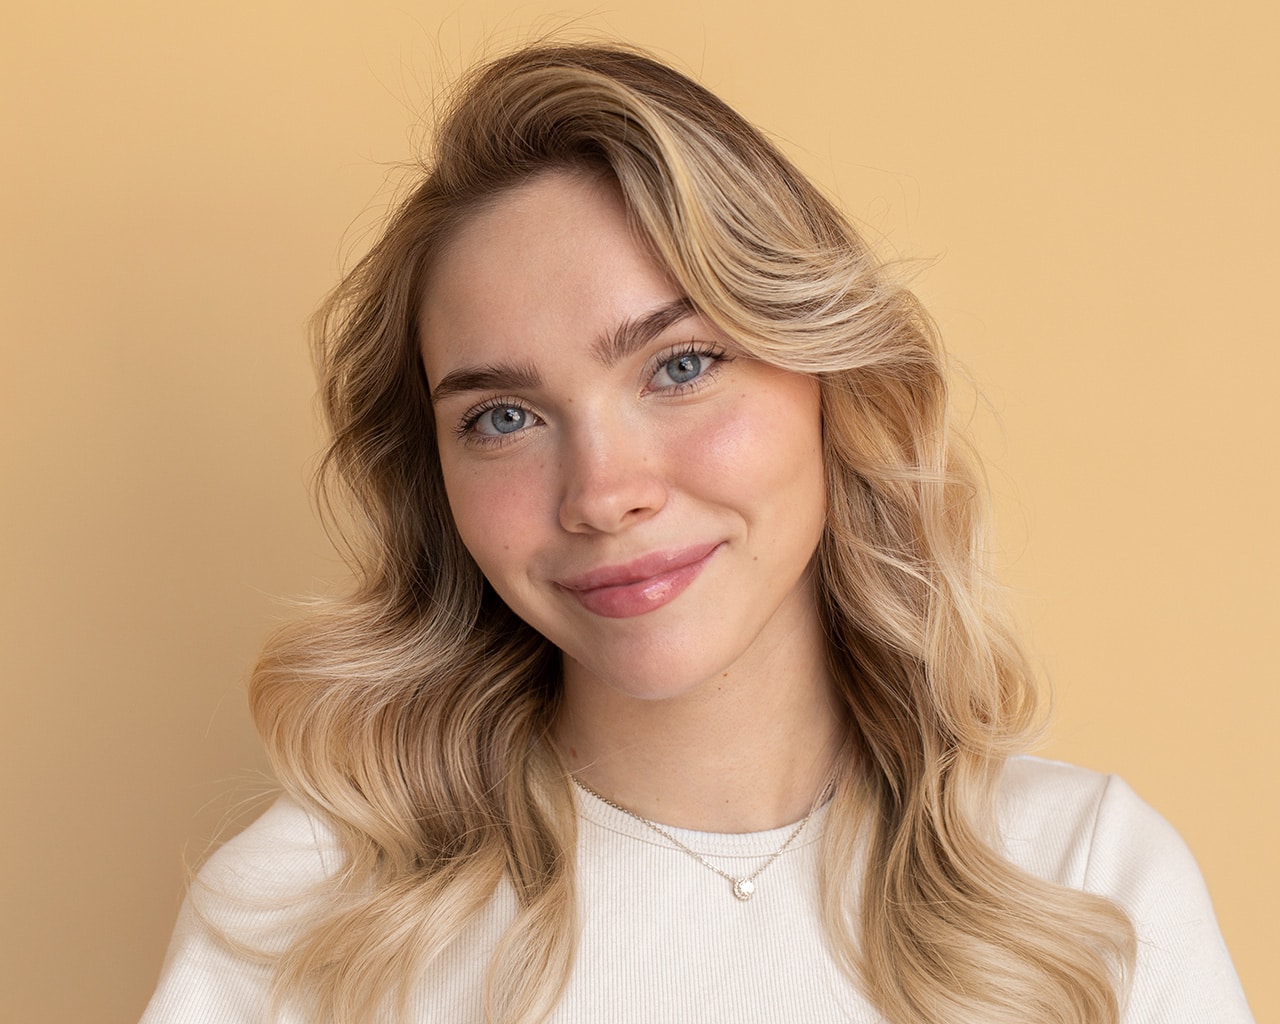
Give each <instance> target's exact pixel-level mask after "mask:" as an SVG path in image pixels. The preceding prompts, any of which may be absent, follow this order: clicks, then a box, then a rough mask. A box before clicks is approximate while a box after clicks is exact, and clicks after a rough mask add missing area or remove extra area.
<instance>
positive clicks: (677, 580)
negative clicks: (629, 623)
mask: <svg viewBox="0 0 1280 1024" xmlns="http://www.w3.org/2000/svg"><path fill="white" fill-rule="evenodd" d="M719 548H720V542H719V541H717V542H715V543H711V544H697V545H694V546H692V547H686V548H674V549H671V550H668V551H654V552H652V553H650V554H647V555H642V556H641V557H640V558H637V559H635V560H633V561H630V562H627V563H625V564H623V565H610V566H602V567H601V568H599V569H592V570H591V571H590V572H585V573H582V574H581V575H579V576H571V577H568V578H566V579H562V580H556V584H557V585H558V586H559V587H560V588H561V589H562V590H564V591H566V592H567V593H569V594H571V595H572V596H573V597H574V598H576V599H577V601H578V603H579V604H581V605H582V606H583V607H584V608H585V609H586V610H587V611H589V612H592V613H593V614H595V615H599V616H602V617H604V618H607V619H627V618H632V617H633V616H636V615H644V614H645V613H646V612H651V611H654V610H656V609H658V608H661V607H662V606H663V605H665V604H668V603H670V602H671V601H674V600H675V599H676V598H677V597H679V596H680V595H681V594H682V593H684V591H685V589H686V588H687V587H688V586H689V584H691V583H692V582H693V581H694V580H695V579H697V577H698V575H699V573H701V572H702V570H703V568H704V567H705V566H706V565H707V563H708V562H709V561H711V557H712V556H713V555H714V554H715V553H716V551H718V550H719Z"/></svg>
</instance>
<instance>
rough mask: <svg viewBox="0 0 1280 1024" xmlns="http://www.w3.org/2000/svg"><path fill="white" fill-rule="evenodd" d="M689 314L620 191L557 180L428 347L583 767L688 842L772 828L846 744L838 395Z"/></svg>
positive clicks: (498, 575)
mask: <svg viewBox="0 0 1280 1024" xmlns="http://www.w3.org/2000/svg"><path fill="white" fill-rule="evenodd" d="M682 300H683V296H682V295H681V293H680V292H679V290H678V289H677V288H676V287H675V285H674V284H673V283H672V282H671V281H670V279H669V278H668V277H667V276H666V275H665V274H664V273H663V272H662V271H661V270H660V269H659V268H658V267H657V266H656V265H655V264H654V262H653V261H652V260H651V259H650V258H649V256H648V255H647V254H646V252H645V251H644V250H643V249H642V248H641V247H640V246H639V245H638V244H637V242H636V240H635V239H634V238H633V237H632V236H631V234H630V231H629V229H628V226H627V221H626V214H625V210H624V207H623V205H622V201H621V198H620V196H619V195H618V193H617V190H616V187H614V186H613V185H612V184H611V183H608V182H605V181H601V180H599V179H597V178H592V177H590V176H587V175H584V174H570V173H568V172H552V173H547V174H544V175H543V176H541V177H539V178H536V179H534V180H533V181H531V182H529V183H526V184H524V185H521V186H519V187H518V188H516V189H513V190H512V191H511V192H509V193H506V194H504V195H503V196H501V197H499V198H498V199H496V200H495V201H494V202H492V203H491V204H490V205H488V206H486V207H485V208H484V209H482V210H481V211H479V212H477V213H476V214H475V215H474V216H473V217H472V218H471V219H470V220H469V221H468V222H466V223H465V224H464V225H463V226H462V228H461V229H460V230H459V232H458V234H457V235H456V236H455V238H454V239H453V240H452V242H451V244H450V246H449V248H448V251H447V253H446V254H445V257H444V258H443V259H441V260H439V261H438V263H437V266H436V268H435V269H434V272H433V274H432V275H431V277H430V278H429V280H428V287H427V290H426V297H425V301H424V307H423V316H422V325H423V328H422V343H423V344H422V354H423V360H424V364H425V367H426V371H427V378H428V382H429V384H430V385H431V387H432V389H433V395H434V406H435V416H436V421H437V426H438V430H439V437H440V457H441V462H442V466H443V471H444V479H445V484H446V487H447V490H448V495H449V501H450V505H451V508H452V511H453V515H454V520H455V522H456V523H457V524H458V529H459V531H460V533H461V536H462V540H463V542H464V543H465V544H466V546H467V548H468V549H469V550H470V552H471V554H472V556H473V557H474V558H475V560H476V562H477V564H478V565H479V566H480V569H481V570H482V571H483V572H484V574H485V576H486V577H487V578H488V580H489V582H490V583H491V584H492V585H493V587H494V589H495V590H496V591H497V592H498V594H499V595H501V597H502V598H503V599H504V600H505V601H506V602H507V603H508V604H509V605H510V607H511V608H512V609H513V610H514V611H515V612H516V613H517V614H518V615H519V616H520V617H521V618H523V619H524V620H525V621H526V622H528V623H529V624H530V625H532V626H533V627H534V628H535V629H537V630H538V631H539V632H541V633H542V634H543V635H544V636H546V637H548V638H549V639H550V640H551V641H552V642H553V643H554V644H555V645H556V646H557V647H558V648H559V649H560V651H561V652H562V654H563V663H564V682H565V699H564V702H563V707H562V711H561V714H560V718H559V721H558V722H557V728H556V733H557V736H556V738H557V740H558V741H559V743H560V746H561V750H562V753H563V754H564V756H565V758H566V760H567V761H568V763H569V765H570V767H571V768H572V769H573V770H575V772H576V773H578V774H579V776H580V777H581V778H582V779H583V780H584V781H586V782H588V784H590V785H593V787H595V788H597V789H599V790H600V791H601V792H604V793H605V794H606V795H609V796H610V797H612V798H614V799H617V800H619V802H622V803H624V805H625V806H629V807H631V808H633V809H635V810H637V811H638V812H639V813H641V814H645V815H646V816H651V817H656V818H660V819H661V820H664V821H667V822H668V823H670V824H677V825H685V826H687V827H698V828H707V829H715V830H727V831H742V830H747V829H752V828H770V827H775V826H777V825H780V824H784V823H786V822H787V821H790V820H795V819H796V818H798V817H801V816H803V814H804V813H805V812H806V811H807V810H808V807H809V803H810V801H811V800H812V797H813V794H814V792H815V791H816V789H817V788H818V787H819V786H820V785H821V782H822V777H823V775H824V774H825V770H826V765H827V764H828V763H829V760H830V753H831V751H832V749H833V746H834V743H835V736H836V732H837V723H836V718H837V716H836V713H835V711H834V708H833V705H832V701H831V699H830V680H829V677H828V675H827V670H826V666H825V657H824V653H823V639H822V633H821V628H820V625H819V619H818V613H817V608H816V603H815V599H814V591H813V582H812V572H811V564H812V557H813V552H814V549H815V547H816V545H817V543H818V539H819V537H820V535H821V532H822V527H823V520H824V515H825V489H824V479H823V469H822V455H821V414H820V407H819V398H818V388H817V385H816V382H815V381H814V380H813V379H812V378H809V377H806V376H803V375H798V374H793V373H790V372H787V371H783V370H779V369H777V368H775V367H771V366H768V365H766V364H764V363H762V362H759V361H757V360H754V359H751V358H749V357H747V356H746V355H745V354H743V353H742V352H741V351H740V350H738V349H736V348H735V346H734V345H733V343H732V340H731V339H729V338H726V337H724V336H723V335H722V334H721V333H719V332H718V331H717V330H715V329H713V328H712V327H711V326H710V325H709V324H708V323H707V322H705V321H704V320H703V319H701V318H700V317H698V316H697V315H695V314H694V313H693V312H692V310H691V309H690V308H682V307H681V301H682ZM655 311H665V312H664V313H663V314H662V315H661V316H660V317H659V320H658V322H651V323H650V324H649V326H650V327H651V328H652V330H650V331H647V332H646V331H644V330H642V329H638V328H641V327H643V326H644V322H645V319H646V318H647V317H649V316H650V315H651V314H654V313H655ZM690 778H697V779H698V780H699V782H698V783H697V784H695V785H690V784H689V781H688V780H689V779H690ZM682 780H683V781H682Z"/></svg>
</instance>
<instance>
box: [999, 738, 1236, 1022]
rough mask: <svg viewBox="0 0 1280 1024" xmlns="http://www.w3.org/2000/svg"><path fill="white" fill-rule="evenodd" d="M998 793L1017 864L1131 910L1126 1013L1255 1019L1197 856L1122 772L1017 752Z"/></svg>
mask: <svg viewBox="0 0 1280 1024" xmlns="http://www.w3.org/2000/svg"><path fill="white" fill-rule="evenodd" d="M998 801H999V803H998V820H999V825H1000V835H1001V841H1002V843H1003V846H1004V853H1005V855H1006V856H1007V857H1008V858H1009V859H1010V860H1011V861H1013V863H1014V864H1016V865H1018V866H1019V867H1021V868H1022V869H1023V870H1024V871H1027V872H1028V873H1030V874H1033V875H1036V876H1038V877H1040V878H1043V879H1045V880H1047V881H1050V882H1055V883H1057V884H1059V885H1065V886H1069V887H1071V888H1074V889H1081V890H1084V891H1086V892H1091V893H1094V894H1096V895H1099V896H1104V897H1106V898H1107V899H1110V900H1111V901H1113V902H1114V903H1116V904H1117V905H1119V906H1120V907H1121V908H1122V909H1123V910H1124V911H1125V913H1126V914H1128V916H1129V919H1130V921H1131V922H1132V923H1133V927H1134V931H1135V933H1136V935H1137V940H1138V959H1137V964H1136V965H1135V970H1134V978H1133V987H1132V994H1131V998H1130V1005H1129V1012H1128V1014H1127V1015H1126V1017H1125V1020H1126V1022H1129V1021H1132V1022H1135V1024H1136V1022H1139V1021H1141V1022H1143V1024H1146V1022H1148V1021H1150V1022H1153V1024H1154V1022H1155V1021H1161V1022H1169V1021H1176V1022H1183V1021H1185V1022H1204V1024H1208V1022H1210V1021H1214V1022H1224V1024H1225V1022H1232V1024H1236V1022H1245V1021H1251V1020H1252V1017H1251V1016H1250V1015H1249V1010H1248V1007H1247V1005H1246V1004H1245V999H1244V994H1243V992H1242V991H1241V989H1240V983H1239V981H1238V980H1237V978H1236V974H1235V970H1234V968H1233V967H1232V965H1231V959H1230V957H1229V956H1228V954H1227V950H1226V947H1225V945H1224V944H1223V941H1222V936H1221V933H1220V932H1219V930H1218V925H1217V921H1216V919H1215V917H1214V913H1213V904H1212V903H1211V901H1210V899H1209V893H1208V890H1207V889H1206V887H1205V883H1204V879H1203V877H1202V876H1201V874H1200V869H1199V867H1198V866H1197V865H1196V862H1195V858H1194V857H1193V856H1192V855H1191V851H1190V850H1189V849H1188V848H1187V844H1186V843H1184V842H1183V840H1182V837H1181V836H1179V835H1178V833H1177V831H1176V830H1175V829H1174V828H1173V826H1171V825H1170V824H1169V823H1168V822H1167V821H1165V820H1164V818H1162V817H1161V816H1160V815H1159V814H1158V813H1156V811H1154V810H1153V809H1152V808H1151V807H1150V806H1148V805H1147V804H1146V803H1145V802H1144V801H1143V800H1142V799H1141V798H1140V797H1139V796H1138V795H1137V794H1136V793H1134V791H1133V790H1132V789H1131V788H1130V787H1129V786H1128V785H1127V784H1126V783H1125V782H1124V780H1123V779H1120V778H1118V777H1117V776H1114V775H1103V774H1100V773H1098V772H1094V771H1090V770H1088V769H1085V768H1077V767H1075V766H1074V765H1068V764H1062V763H1061V762H1057V761H1046V760H1043V759H1040V758H1034V757H1019V758H1014V759H1012V760H1010V762H1009V763H1008V765H1007V766H1006V768H1005V772H1004V776H1003V778H1002V780H1001V785H1000V788H999V795H998Z"/></svg>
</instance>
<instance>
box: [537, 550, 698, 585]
mask: <svg viewBox="0 0 1280 1024" xmlns="http://www.w3.org/2000/svg"><path fill="white" fill-rule="evenodd" d="M719 546H720V542H719V541H712V542H711V543H709V544H694V545H691V546H689V547H683V548H668V549H666V550H663V551H650V552H649V553H648V554H645V555H641V556H640V557H639V558H633V559H632V560H631V561H630V562H623V563H621V564H618V565H602V566H600V567H599V568H597V569H591V570H589V571H587V572H584V573H581V574H579V575H577V576H566V577H564V578H562V579H558V580H556V583H557V584H558V585H559V586H561V587H564V589H565V590H598V589H599V588H601V587H624V586H626V585H627V584H629V583H639V582H641V581H642V580H648V579H653V577H655V576H661V575H662V574H663V573H665V572H672V571H673V570H675V569H683V568H684V567H685V566H686V565H692V564H693V563H694V562H698V561H701V560H702V559H704V558H706V557H707V555H709V554H711V552H712V551H714V550H715V549H716V548H718V547H719Z"/></svg>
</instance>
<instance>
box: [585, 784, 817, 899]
mask: <svg viewBox="0 0 1280 1024" xmlns="http://www.w3.org/2000/svg"><path fill="white" fill-rule="evenodd" d="M569 777H570V778H571V779H572V780H573V784H574V785H575V786H577V787H578V788H579V789H580V790H582V791H583V792H584V793H588V794H590V795H591V796H593V797H595V798H596V799H597V800H599V801H600V802H601V803H602V804H607V805H608V806H610V807H612V808H613V809H614V810H615V811H621V812H622V813H623V814H625V815H627V817H629V818H635V820H636V821H638V822H640V824H642V825H644V826H645V827H646V828H648V829H651V830H652V831H654V832H656V833H657V834H658V835H660V836H662V838H663V839H665V840H666V841H667V842H669V843H670V844H671V845H672V846H674V847H675V848H676V849H677V850H680V851H681V852H683V853H686V854H688V855H689V856H690V857H692V858H693V859H694V860H696V861H697V862H698V863H699V864H701V865H702V866H703V867H704V868H706V869H707V870H708V871H714V872H715V873H716V874H717V875H719V876H720V877H721V878H723V879H724V880H725V881H726V882H728V883H729V884H730V885H731V886H733V895H734V896H736V897H737V898H738V899H740V900H742V901H743V902H744V903H745V902H746V901H747V900H749V899H751V897H752V896H754V895H755V892H756V879H757V878H759V877H760V876H761V875H762V874H764V872H765V870H766V869H767V868H768V867H769V865H771V864H772V863H773V862H774V861H775V860H777V859H778V858H779V857H781V856H782V854H783V852H784V851H785V850H786V849H787V847H788V846H790V845H791V844H792V843H794V842H795V841H796V840H797V839H799V838H800V833H801V832H803V831H804V828H805V826H806V825H808V824H809V819H810V818H812V817H813V815H814V812H816V811H817V809H818V808H819V807H821V806H822V804H823V802H824V801H825V800H826V798H827V797H828V795H830V793H831V789H832V787H833V786H834V785H835V780H834V779H833V778H830V777H829V778H828V779H827V781H826V782H825V783H824V784H823V786H822V788H821V789H820V790H818V795H817V796H815V797H814V798H813V803H812V804H810V805H809V813H808V814H806V815H805V816H804V817H803V818H801V819H800V822H799V824H797V825H796V827H795V828H793V829H792V830H791V833H790V834H789V835H788V836H787V838H786V839H784V840H783V841H782V845H781V846H779V847H778V848H777V849H776V850H774V851H773V853H771V854H769V856H768V857H767V858H766V859H765V862H764V863H763V864H761V865H760V866H759V867H758V868H756V869H755V870H754V871H753V872H751V874H749V875H742V876H741V877H739V876H737V875H731V874H729V872H727V871H725V870H723V869H722V868H720V867H717V866H716V865H715V864H712V863H711V861H709V860H708V859H707V857H706V855H705V854H701V853H699V852H698V851H697V850H695V849H692V848H691V847H689V846H686V845H685V844H684V843H682V842H681V841H680V840H679V839H677V838H676V837H675V836H673V835H672V834H671V833H670V832H669V831H668V830H667V829H665V828H663V827H662V826H661V825H659V824H658V823H657V822H656V821H650V820H649V819H648V818H645V817H642V816H641V815H639V814H636V812H635V811H629V810H627V809H626V808H625V807H623V806H622V805H621V804H615V803H614V802H613V801H612V800H610V799H609V798H608V797H604V796H601V795H600V794H599V793H597V792H596V791H595V790H594V789H592V788H591V787H590V786H587V785H585V784H584V783H582V782H579V781H578V778H577V777H576V776H573V775H570V776H569Z"/></svg>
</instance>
